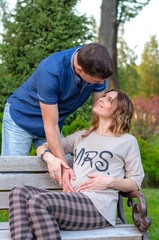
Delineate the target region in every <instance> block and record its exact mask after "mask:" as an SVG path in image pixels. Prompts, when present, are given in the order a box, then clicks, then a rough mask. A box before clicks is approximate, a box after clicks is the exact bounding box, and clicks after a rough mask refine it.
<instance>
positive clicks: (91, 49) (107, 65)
mask: <svg viewBox="0 0 159 240" xmlns="http://www.w3.org/2000/svg"><path fill="white" fill-rule="evenodd" d="M77 61H78V64H79V65H80V66H81V67H82V69H83V71H84V72H86V73H87V74H89V75H90V76H95V77H99V78H101V79H106V78H108V77H110V76H111V75H112V73H113V64H112V59H111V57H110V54H109V52H108V50H107V49H106V48H105V47H104V46H103V45H101V44H98V43H90V44H87V45H85V46H84V47H82V48H80V50H79V51H78V54H77Z"/></svg>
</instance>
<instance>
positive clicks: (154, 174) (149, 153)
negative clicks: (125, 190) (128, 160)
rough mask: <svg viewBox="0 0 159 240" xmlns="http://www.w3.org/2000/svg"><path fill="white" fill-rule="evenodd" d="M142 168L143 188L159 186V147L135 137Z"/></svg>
mask: <svg viewBox="0 0 159 240" xmlns="http://www.w3.org/2000/svg"><path fill="white" fill-rule="evenodd" d="M137 139H138V143H139V147H140V152H141V159H142V164H143V168H144V171H145V179H144V182H143V185H144V187H146V186H149V187H156V186H159V147H158V145H153V144H152V143H148V142H147V141H145V140H143V139H141V138H140V137H137Z"/></svg>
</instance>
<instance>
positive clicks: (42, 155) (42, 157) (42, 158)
mask: <svg viewBox="0 0 159 240" xmlns="http://www.w3.org/2000/svg"><path fill="white" fill-rule="evenodd" d="M47 152H51V151H50V150H49V149H45V150H44V151H43V152H42V153H41V154H40V158H41V160H43V161H45V160H44V155H45V153H47Z"/></svg>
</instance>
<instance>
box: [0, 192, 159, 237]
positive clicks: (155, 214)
mask: <svg viewBox="0 0 159 240" xmlns="http://www.w3.org/2000/svg"><path fill="white" fill-rule="evenodd" d="M142 192H143V193H144V195H145V197H146V201H147V210H148V216H149V218H150V219H151V226H150V227H149V230H148V236H149V240H159V227H158V225H159V189H151V188H145V189H142ZM124 209H125V217H126V220H127V222H128V223H132V218H131V208H129V207H127V203H126V201H125V199H124ZM7 220H8V213H7V211H0V221H1V222H3V221H7Z"/></svg>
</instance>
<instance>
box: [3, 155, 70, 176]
mask: <svg viewBox="0 0 159 240" xmlns="http://www.w3.org/2000/svg"><path fill="white" fill-rule="evenodd" d="M67 161H68V164H69V165H70V166H72V161H71V157H70V156H69V155H68V156H67ZM47 171H48V170H47V165H46V163H45V162H44V161H42V160H41V159H40V158H38V157H36V156H29V157H28V156H17V157H15V156H9V157H3V156H1V157H0V173H1V172H2V173H3V172H5V173H6V172H47Z"/></svg>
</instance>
